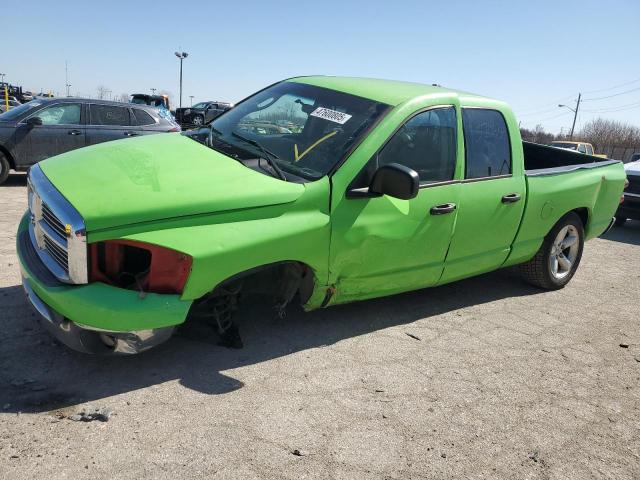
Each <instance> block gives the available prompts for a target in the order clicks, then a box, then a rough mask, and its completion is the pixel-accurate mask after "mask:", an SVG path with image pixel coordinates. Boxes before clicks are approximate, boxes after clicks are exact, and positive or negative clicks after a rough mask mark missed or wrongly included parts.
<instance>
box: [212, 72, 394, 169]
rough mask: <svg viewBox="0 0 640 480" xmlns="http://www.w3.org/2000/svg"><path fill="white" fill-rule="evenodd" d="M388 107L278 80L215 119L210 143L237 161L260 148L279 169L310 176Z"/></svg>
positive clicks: (257, 153) (327, 166) (329, 164)
mask: <svg viewBox="0 0 640 480" xmlns="http://www.w3.org/2000/svg"><path fill="white" fill-rule="evenodd" d="M389 108H390V106H389V105H386V104H383V103H378V102H376V101H374V100H368V99H365V98H361V97H356V96H354V95H349V94H346V93H341V92H337V91H334V90H328V89H325V88H321V87H315V86H311V85H305V84H301V83H295V82H281V83H278V84H276V85H274V86H272V87H269V88H267V89H265V90H263V91H261V92H259V93H257V94H255V95H254V96H252V97H250V98H248V99H247V100H245V101H243V102H242V103H240V104H239V105H238V106H237V107H235V108H233V109H231V110H228V111H227V112H225V113H224V115H222V116H220V117H218V118H217V119H215V120H214V121H213V122H212V123H211V129H212V133H213V134H212V136H213V143H212V147H213V148H215V149H220V150H221V151H223V152H224V153H226V154H228V155H229V154H230V153H231V154H232V156H234V157H236V158H238V159H239V160H241V161H242V160H244V159H249V158H256V157H257V156H258V157H264V151H261V148H262V149H263V150H264V149H266V150H267V151H268V152H270V153H272V156H274V157H277V158H274V161H275V162H277V165H278V167H280V169H282V170H283V171H285V172H289V173H292V174H294V175H297V176H299V177H302V178H306V179H311V180H314V179H318V178H320V177H322V176H324V175H326V174H327V173H329V172H330V171H331V169H332V168H333V167H334V166H335V165H337V164H338V163H339V162H340V161H341V160H342V159H343V158H344V156H345V155H346V154H347V153H348V152H349V151H350V148H351V147H352V146H354V145H355V144H357V142H358V140H359V139H360V138H361V137H362V136H363V135H364V133H365V132H366V131H367V130H368V129H369V128H370V127H371V126H372V125H373V124H374V122H375V121H376V120H377V119H378V118H379V117H380V115H382V114H383V113H384V112H386V111H387V110H388V109H389ZM234 133H235V134H236V135H234ZM237 134H240V136H242V137H245V138H248V139H250V140H251V141H253V142H258V143H259V144H260V148H258V147H257V146H255V145H252V144H251V143H249V142H247V141H243V140H242V139H241V138H239V137H238V135H237ZM216 141H218V142H219V143H223V144H224V146H222V145H217V144H216ZM219 146H220V147H221V148H218V147H219ZM230 147H231V148H233V149H234V150H235V151H234V152H229V148H230ZM238 150H239V152H238ZM243 152H244V153H243Z"/></svg>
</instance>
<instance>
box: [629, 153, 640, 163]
mask: <svg viewBox="0 0 640 480" xmlns="http://www.w3.org/2000/svg"><path fill="white" fill-rule="evenodd" d="M638 160H640V153H634V154H633V155H631V158H630V159H629V163H631V162H637V161H638Z"/></svg>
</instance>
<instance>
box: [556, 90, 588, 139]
mask: <svg viewBox="0 0 640 480" xmlns="http://www.w3.org/2000/svg"><path fill="white" fill-rule="evenodd" d="M581 97H582V94H581V93H578V101H577V102H576V108H575V109H574V108H571V107H570V106H569V105H563V104H560V105H558V107H564V108H568V109H569V110H571V111H572V112H573V124H572V125H571V132H570V133H569V140H573V130H574V129H575V128H576V119H577V118H578V109H579V108H580V98H581Z"/></svg>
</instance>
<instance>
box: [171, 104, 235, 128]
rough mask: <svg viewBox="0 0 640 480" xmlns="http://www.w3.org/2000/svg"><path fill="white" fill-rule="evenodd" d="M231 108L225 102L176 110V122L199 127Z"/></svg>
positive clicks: (230, 105)
mask: <svg viewBox="0 0 640 480" xmlns="http://www.w3.org/2000/svg"><path fill="white" fill-rule="evenodd" d="M232 107H233V104H232V103H227V102H200V103H196V104H195V105H194V106H193V107H188V108H176V115H175V116H176V120H177V121H178V123H180V125H184V126H188V125H193V126H196V127H199V126H200V125H204V124H205V123H209V122H210V121H211V120H213V119H214V118H216V117H218V116H219V115H221V114H222V113H224V112H226V111H227V110H229V109H230V108H232Z"/></svg>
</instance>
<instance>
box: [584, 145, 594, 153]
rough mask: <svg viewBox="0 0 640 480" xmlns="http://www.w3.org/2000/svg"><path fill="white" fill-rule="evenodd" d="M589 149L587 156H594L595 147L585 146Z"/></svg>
mask: <svg viewBox="0 0 640 480" xmlns="http://www.w3.org/2000/svg"><path fill="white" fill-rule="evenodd" d="M585 146H586V147H587V155H593V147H592V146H591V145H585Z"/></svg>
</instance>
